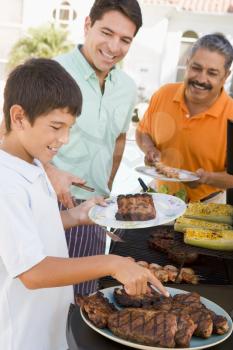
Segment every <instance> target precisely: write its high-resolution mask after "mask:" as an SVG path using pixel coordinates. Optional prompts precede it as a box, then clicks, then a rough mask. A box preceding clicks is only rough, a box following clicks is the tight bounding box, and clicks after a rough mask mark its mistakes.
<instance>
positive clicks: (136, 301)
mask: <svg viewBox="0 0 233 350" xmlns="http://www.w3.org/2000/svg"><path fill="white" fill-rule="evenodd" d="M113 295H114V298H115V300H116V302H117V304H119V305H121V306H126V307H144V306H149V305H152V304H153V303H154V302H155V301H156V300H160V297H161V294H159V293H158V292H156V291H155V290H153V289H151V288H149V287H148V291H147V293H146V294H140V295H133V296H132V295H129V294H127V293H126V292H125V290H124V289H122V288H115V289H114V292H113Z"/></svg>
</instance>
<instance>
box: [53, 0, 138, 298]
mask: <svg viewBox="0 0 233 350" xmlns="http://www.w3.org/2000/svg"><path fill="white" fill-rule="evenodd" d="M141 25H142V15H141V10H140V7H139V4H138V2H137V1H136V0H120V1H119V0H96V1H95V2H94V4H93V6H92V8H91V11H90V14H89V16H88V17H87V18H86V20H85V27H84V31H85V41H84V44H83V45H79V46H78V47H77V48H76V49H75V50H74V51H72V52H70V53H68V54H65V55H62V56H59V57H57V58H56V60H57V61H58V62H59V63H61V64H62V65H63V66H64V67H65V69H66V70H67V71H68V72H69V73H70V74H71V75H72V76H73V78H74V79H76V81H77V82H78V84H79V86H80V88H81V91H82V95H83V108H82V114H81V116H80V117H79V118H77V121H76V123H75V125H74V127H73V128H72V130H71V134H70V141H69V143H68V144H67V145H65V146H63V147H62V149H61V151H60V152H59V154H58V155H57V156H56V157H55V158H54V162H53V165H51V164H50V165H48V166H47V173H48V176H49V177H50V180H51V181H52V183H53V186H54V188H55V190H56V192H57V194H58V197H59V199H60V201H61V202H62V204H63V205H65V206H66V207H71V206H72V205H73V203H72V196H75V197H76V198H77V199H78V202H80V200H86V199H87V198H89V197H90V196H91V195H93V194H90V193H89V192H86V191H84V190H82V189H80V188H77V187H74V186H71V184H72V182H75V181H76V182H81V183H82V181H81V180H80V179H84V180H85V181H86V182H87V184H88V185H89V186H91V187H94V188H95V195H103V196H108V195H109V194H110V191H111V187H112V183H113V180H114V177H115V174H116V172H117V169H118V167H119V164H120V161H121V158H122V154H123V150H124V146H125V139H126V131H127V129H128V127H129V123H130V120H131V115H132V110H133V108H134V105H135V100H136V86H135V84H134V82H133V80H132V79H131V78H130V77H129V76H127V75H126V74H125V73H124V72H123V71H121V70H120V69H118V68H116V66H115V65H116V63H118V62H119V61H121V60H122V59H123V58H124V57H125V55H126V54H127V52H128V50H129V48H130V45H131V43H132V41H133V38H134V36H135V35H136V33H137V31H138V30H139V28H140V27H141ZM54 165H55V167H54ZM58 169H59V170H58ZM66 238H67V243H68V247H69V253H70V256H71V257H73V256H79V257H80V256H89V255H96V254H103V253H104V251H105V233H104V229H103V228H101V227H99V226H97V225H92V226H79V227H78V228H74V229H72V230H69V231H67V232H66ZM96 289H97V282H96V281H90V282H88V283H85V284H82V285H79V286H76V287H75V293H80V294H87V293H90V292H93V291H95V290H96Z"/></svg>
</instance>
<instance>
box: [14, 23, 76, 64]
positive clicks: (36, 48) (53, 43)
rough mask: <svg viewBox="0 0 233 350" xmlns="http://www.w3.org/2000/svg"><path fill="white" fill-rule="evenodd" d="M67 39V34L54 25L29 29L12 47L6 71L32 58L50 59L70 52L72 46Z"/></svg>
mask: <svg viewBox="0 0 233 350" xmlns="http://www.w3.org/2000/svg"><path fill="white" fill-rule="evenodd" d="M67 37H68V32H66V31H64V30H62V29H57V28H55V27H54V25H46V26H42V27H37V28H29V29H28V31H27V33H26V35H25V36H24V37H22V38H20V39H19V40H18V41H17V42H16V43H15V45H14V46H13V47H12V49H11V51H10V54H9V61H8V64H7V69H9V70H11V69H12V68H14V67H15V66H17V65H18V64H21V63H23V62H24V61H25V60H27V59H29V58H32V57H44V58H52V57H54V56H57V55H59V54H61V53H64V52H67V51H69V50H71V49H72V48H73V47H74V44H73V43H71V42H70V41H69V40H68V38H67Z"/></svg>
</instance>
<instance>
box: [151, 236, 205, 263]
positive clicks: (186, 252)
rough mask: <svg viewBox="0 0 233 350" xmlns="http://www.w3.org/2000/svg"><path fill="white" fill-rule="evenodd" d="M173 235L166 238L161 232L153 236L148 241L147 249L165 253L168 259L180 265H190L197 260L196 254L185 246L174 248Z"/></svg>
mask: <svg viewBox="0 0 233 350" xmlns="http://www.w3.org/2000/svg"><path fill="white" fill-rule="evenodd" d="M174 243H175V240H174V235H171V234H170V235H168V236H166V235H165V234H164V233H163V232H162V233H161V234H153V235H151V237H150V239H149V240H148V244H149V247H150V248H152V249H155V250H158V251H160V252H163V253H167V254H168V257H169V259H171V260H172V261H174V262H176V263H178V264H181V263H185V264H191V263H193V262H195V261H196V260H197V258H198V254H197V253H196V252H194V251H190V249H187V248H186V247H185V246H183V247H176V246H174Z"/></svg>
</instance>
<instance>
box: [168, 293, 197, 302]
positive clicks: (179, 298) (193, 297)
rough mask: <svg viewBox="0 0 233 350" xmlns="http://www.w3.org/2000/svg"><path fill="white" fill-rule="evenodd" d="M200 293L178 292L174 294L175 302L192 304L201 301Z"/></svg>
mask: <svg viewBox="0 0 233 350" xmlns="http://www.w3.org/2000/svg"><path fill="white" fill-rule="evenodd" d="M200 298H201V297H200V295H199V294H198V293H195V292H193V293H186V294H176V295H174V296H173V302H174V303H180V304H184V305H190V304H193V303H198V304H200V303H201V299H200Z"/></svg>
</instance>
